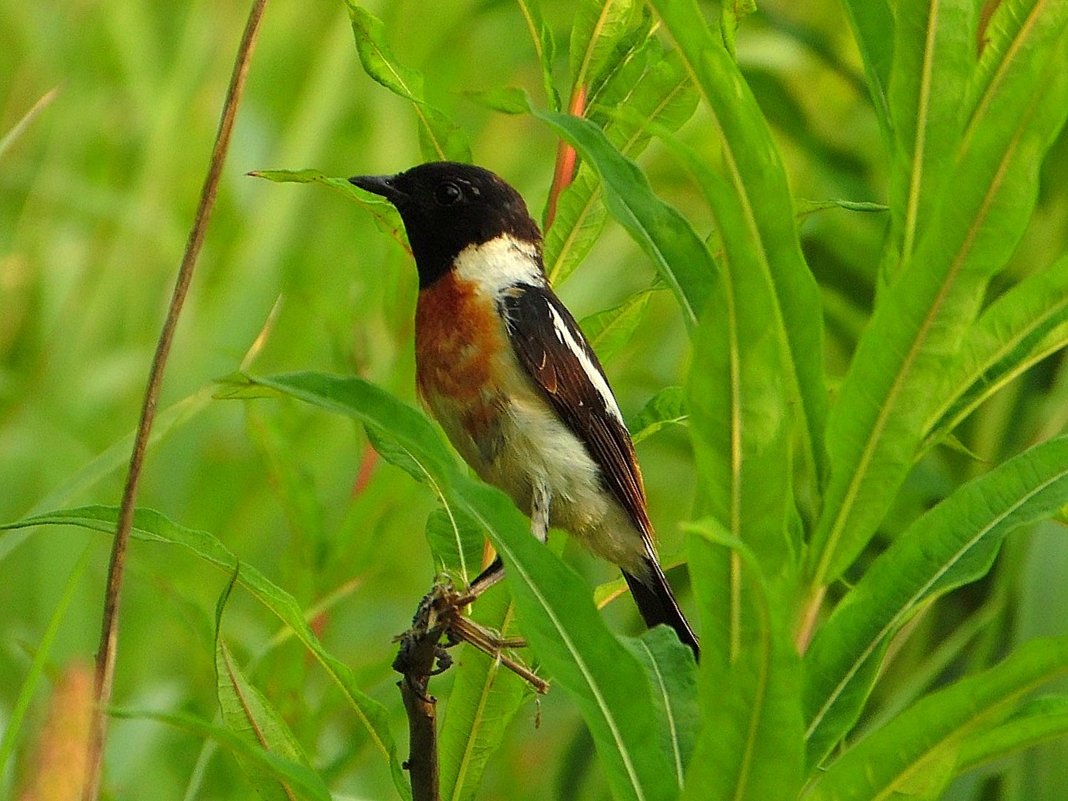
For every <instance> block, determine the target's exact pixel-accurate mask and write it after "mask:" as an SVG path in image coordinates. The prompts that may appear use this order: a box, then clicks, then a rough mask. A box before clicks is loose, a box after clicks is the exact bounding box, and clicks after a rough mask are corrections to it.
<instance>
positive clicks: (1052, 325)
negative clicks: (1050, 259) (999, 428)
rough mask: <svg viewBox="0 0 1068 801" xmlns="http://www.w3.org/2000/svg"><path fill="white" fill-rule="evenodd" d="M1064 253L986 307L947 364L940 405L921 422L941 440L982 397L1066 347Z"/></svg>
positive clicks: (1067, 263) (1067, 273)
mask: <svg viewBox="0 0 1068 801" xmlns="http://www.w3.org/2000/svg"><path fill="white" fill-rule="evenodd" d="M1066 321H1068V256H1066V257H1063V258H1061V259H1059V260H1058V261H1057V262H1056V263H1055V264H1053V265H1052V266H1050V267H1049V268H1047V269H1045V270H1043V271H1041V272H1039V273H1037V274H1035V275H1031V276H1028V277H1027V278H1026V279H1024V280H1023V281H1021V282H1020V283H1019V284H1017V285H1016V286H1014V287H1013V288H1012V289H1010V290H1009V291H1007V292H1006V293H1005V294H1003V295H1002V296H1001V297H999V298H998V299H997V300H996V301H994V302H993V303H992V304H991V305H990V307H989V308H988V309H986V310H985V311H984V312H983V313H982V315H980V317H979V319H978V320H977V321H976V323H975V325H974V326H972V329H971V331H969V332H968V335H967V340H966V341H965V343H964V347H963V348H962V349H961V353H960V357H959V358H958V359H956V360H954V361H953V362H952V363H951V364H949V365H947V369H946V371H945V374H944V376H943V379H942V385H943V387H944V389H942V390H940V391H939V392H938V397H939V398H941V399H942V403H941V404H940V405H939V406H938V407H937V408H935V409H933V410H932V411H931V415H930V417H929V418H928V422H927V424H926V425H925V426H924V428H925V429H926V430H929V431H930V432H931V433H930V434H929V435H928V438H927V443H926V444H927V446H928V447H929V446H930V445H933V444H934V443H936V442H938V441H940V440H942V438H944V437H945V436H947V435H948V434H949V432H951V431H952V430H953V429H954V428H956V426H957V425H958V424H959V423H960V422H961V421H962V420H963V419H964V418H965V417H967V416H968V415H969V414H970V413H971V412H972V411H974V410H975V409H976V407H978V406H979V405H980V404H982V403H983V402H984V401H985V400H986V399H988V398H989V397H990V396H992V395H993V394H994V393H996V392H997V391H998V390H999V389H1001V388H1002V387H1004V386H1005V384H1007V383H1008V382H1009V381H1011V380H1012V379H1013V378H1015V377H1016V376H1018V375H1019V374H1020V373H1022V372H1023V371H1024V370H1026V369H1027V368H1028V367H1030V366H1031V365H1033V364H1035V363H1036V362H1037V361H1039V360H1040V359H1043V358H1045V357H1046V356H1048V355H1049V354H1050V353H1052V352H1054V351H1056V350H1059V349H1061V348H1063V347H1065V345H1068V326H1065V325H1064V323H1065V322H1066Z"/></svg>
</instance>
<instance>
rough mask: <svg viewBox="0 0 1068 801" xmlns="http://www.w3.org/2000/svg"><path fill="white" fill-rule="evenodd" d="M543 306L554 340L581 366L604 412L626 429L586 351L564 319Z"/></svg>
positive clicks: (620, 414) (602, 378)
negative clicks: (554, 333) (546, 312)
mask: <svg viewBox="0 0 1068 801" xmlns="http://www.w3.org/2000/svg"><path fill="white" fill-rule="evenodd" d="M545 306H546V308H547V309H548V310H549V315H550V316H551V317H552V319H553V330H554V331H555V332H556V338H557V339H559V340H560V344H562V345H563V346H564V347H565V348H567V349H568V350H569V351H570V352H571V354H572V355H573V356H574V357H575V359H576V360H577V361H578V363H579V364H580V365H581V366H582V372H583V373H585V374H586V379H587V380H588V381H589V382H590V383H591V384H592V385H593V387H594V388H595V389H596V390H597V394H598V395H600V396H601V400H602V401H603V402H604V409H605V411H606V412H608V414H609V415H611V416H612V417H613V418H615V420H616V422H618V423H619V424H620V425H621V426H623V428H624V429H626V424H624V422H623V414H622V413H621V412H620V411H619V405H618V404H617V403H616V398H615V395H613V394H612V390H611V388H609V386H608V382H607V381H605V379H604V376H603V375H601V371H600V370H598V369H597V368H596V367H595V366H594V364H593V362H592V361H590V357H589V356H587V355H586V350H585V349H584V348H583V347H582V346H581V345H580V344H579V343H578V342H577V341H576V340H575V335H574V334H573V333H572V332H571V328H570V327H569V326H568V324H567V323H566V322H565V321H564V318H562V317H561V316H560V313H559V312H558V311H557V310H556V309H554V308H553V305H552V304H551V303H546V304H545Z"/></svg>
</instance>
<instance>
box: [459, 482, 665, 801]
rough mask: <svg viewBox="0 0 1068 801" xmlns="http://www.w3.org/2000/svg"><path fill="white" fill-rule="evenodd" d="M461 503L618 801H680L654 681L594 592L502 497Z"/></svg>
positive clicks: (479, 491) (486, 493)
mask: <svg viewBox="0 0 1068 801" xmlns="http://www.w3.org/2000/svg"><path fill="white" fill-rule="evenodd" d="M464 499H465V501H466V502H467V503H470V504H471V508H472V510H474V509H477V510H478V514H479V516H480V517H481V519H482V520H483V521H484V524H485V526H486V528H487V530H488V531H489V534H490V537H491V538H492V539H493V541H494V545H495V546H496V548H497V552H498V553H499V554H500V555H501V557H502V558H503V559H504V562H505V565H506V567H507V570H508V574H507V575H508V578H509V584H510V586H511V588H512V593H513V597H514V598H515V603H516V609H517V611H518V614H519V620H520V623H521V624H522V632H523V635H524V636H525V637H526V638H527V640H528V641H529V643H530V645H531V648H532V650H533V651H534V653H535V654H536V655H537V656H538V658H539V659H540V660H541V662H542V664H543V666H544V667H545V668H546V670H547V671H548V672H549V674H550V675H551V676H552V677H553V681H554V683H555V684H559V685H560V686H562V687H563V688H564V689H565V690H566V691H567V693H568V695H569V696H571V699H572V701H573V702H574V703H575V704H576V705H577V706H578V708H579V710H580V711H581V713H582V716H583V718H584V719H585V721H586V725H587V726H588V727H589V729H590V733H591V734H592V735H593V740H594V744H595V745H596V747H597V753H598V756H599V757H600V759H601V762H602V765H603V766H604V769H605V773H606V777H607V779H608V784H609V786H610V787H611V788H612V791H613V795H614V796H615V797H616V798H619V799H647V800H648V801H652V799H671V798H675V797H676V793H675V788H674V785H673V783H668V782H665V781H664V776H667V775H671V770H672V767H671V761H670V757H669V755H668V753H667V752H666V751H665V749H664V738H663V737H662V734H661V731H660V727H659V716H658V714H657V711H656V707H655V706H654V704H653V699H652V693H651V688H650V684H649V680H648V678H647V676H646V674H645V671H644V670H643V669H642V667H641V666H640V665H639V663H638V660H637V659H636V658H635V657H634V656H633V655H632V654H631V653H630V651H628V650H627V649H626V648H625V647H624V646H623V645H622V644H621V643H620V642H619V640H618V639H616V637H615V636H613V635H612V634H611V632H609V631H608V629H607V628H606V627H605V624H604V621H603V619H602V618H601V616H600V615H599V614H598V612H597V609H596V607H595V606H594V605H593V602H592V600H591V598H590V590H589V587H588V586H586V585H585V583H584V582H583V581H582V579H581V578H580V577H579V576H578V575H577V574H576V573H575V572H574V571H573V570H571V568H569V567H568V566H567V565H565V564H564V563H563V562H562V561H560V559H559V558H558V557H557V556H556V555H555V554H553V553H552V551H551V550H550V549H549V548H546V547H545V546H544V545H542V544H541V543H539V542H538V541H537V540H536V539H534V538H533V537H531V536H530V534H529V530H528V528H527V526H526V525H525V521H524V520H523V519H522V518H520V517H519V516H518V513H517V512H516V511H515V508H514V507H513V506H512V504H511V502H510V501H509V500H508V499H507V498H505V497H504V496H503V495H502V494H501V493H499V492H497V491H495V490H491V489H490V488H489V487H486V486H485V485H472V486H470V487H468V488H467V490H466V492H465V493H464ZM509 518H513V522H511V523H510V524H508V523H507V521H508V520H509ZM550 589H551V591H550Z"/></svg>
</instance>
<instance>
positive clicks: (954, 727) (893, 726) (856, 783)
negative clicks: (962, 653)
mask: <svg viewBox="0 0 1068 801" xmlns="http://www.w3.org/2000/svg"><path fill="white" fill-rule="evenodd" d="M1066 672H1068V638H1065V637H1058V638H1048V639H1039V640H1033V641H1031V642H1029V643H1026V644H1025V645H1023V646H1022V647H1021V648H1019V649H1018V650H1016V651H1015V652H1014V653H1013V654H1011V655H1010V656H1008V657H1007V658H1006V659H1005V660H1004V661H1002V662H1001V663H1000V664H998V665H996V666H995V667H993V668H990V669H989V670H986V671H984V672H983V673H980V674H978V675H975V676H971V677H968V678H965V679H961V680H960V681H958V682H957V683H956V684H953V685H952V686H950V687H947V688H946V689H944V690H940V691H938V692H936V693H932V694H931V695H929V696H927V697H925V698H923V699H921V700H920V701H918V702H917V703H915V704H913V705H912V706H911V707H910V708H909V709H907V710H906V711H905V712H903V713H902V714H901V715H899V716H898V717H896V718H895V719H894V720H892V721H891V722H890V723H888V724H887V725H886V726H884V727H882V728H881V729H879V730H878V731H876V732H874V733H872V734H871V735H869V736H868V737H865V738H864V739H862V740H861V741H860V742H859V743H857V744H856V745H855V746H853V747H852V748H850V749H849V750H848V751H846V752H845V754H843V755H842V756H841V757H840V758H838V759H837V760H836V761H835V762H833V763H832V764H831V765H830V767H828V768H827V770H826V771H825V772H822V773H817V774H816V775H815V779H814V781H813V783H812V785H811V786H810V788H809V792H808V793H807V794H806V796H805V797H806V799H808V800H809V801H869V799H871V801H874V800H875V799H889V798H894V797H898V796H897V795H896V794H897V793H904V792H905V790H906V789H907V788H909V787H910V786H912V785H913V784H914V783H915V782H917V781H918V780H921V779H922V777H923V776H924V774H925V773H927V772H928V771H930V770H932V769H935V770H938V766H940V765H944V764H945V763H946V762H947V761H950V760H951V761H953V762H954V763H957V760H958V754H959V752H960V749H961V746H962V743H964V742H966V741H967V740H968V739H970V738H973V737H976V736H980V735H981V734H982V733H983V732H984V731H989V730H991V728H992V727H993V726H995V725H996V724H998V723H999V722H1000V721H1002V720H1004V719H1005V718H1006V716H1008V715H1009V714H1011V713H1012V712H1013V710H1014V709H1015V708H1016V707H1017V705H1018V704H1019V703H1020V700H1021V699H1022V698H1024V697H1025V696H1026V695H1027V694H1028V693H1030V692H1031V691H1033V690H1034V689H1035V688H1037V687H1040V686H1042V685H1043V684H1045V683H1047V682H1049V681H1050V680H1052V679H1054V678H1056V677H1058V676H1061V675H1063V674H1064V673H1066Z"/></svg>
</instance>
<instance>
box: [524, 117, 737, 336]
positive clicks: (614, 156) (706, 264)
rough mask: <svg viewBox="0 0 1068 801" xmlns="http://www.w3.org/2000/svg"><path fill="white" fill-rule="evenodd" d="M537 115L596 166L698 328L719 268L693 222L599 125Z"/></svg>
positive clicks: (609, 196) (610, 201)
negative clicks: (652, 184) (658, 191)
mask: <svg viewBox="0 0 1068 801" xmlns="http://www.w3.org/2000/svg"><path fill="white" fill-rule="evenodd" d="M531 113H532V114H534V116H535V117H537V118H538V119H540V120H542V121H544V122H546V123H547V124H548V125H549V126H551V127H552V128H553V129H555V130H556V131H557V133H559V134H560V135H561V136H563V137H564V138H565V139H567V140H568V141H569V142H570V143H571V144H572V145H574V146H575V149H576V150H578V152H579V154H580V155H581V156H582V157H583V158H584V159H586V160H587V161H589V162H590V163H591V164H592V165H593V166H594V168H595V169H596V170H597V172H598V174H599V175H600V178H601V183H602V186H603V188H604V192H605V203H606V205H607V206H608V210H609V211H610V212H611V213H612V216H613V217H615V218H616V220H617V221H618V222H619V223H620V224H621V225H622V226H623V227H624V228H626V229H627V232H628V233H629V234H630V235H631V237H632V238H633V239H634V241H635V242H637V243H638V245H639V246H641V248H642V250H644V251H645V253H646V254H647V255H648V256H649V257H650V258H651V259H652V260H653V263H654V264H655V265H656V267H657V270H658V271H659V273H660V276H661V278H663V279H664V281H665V282H666V283H667V285H668V286H669V287H670V288H671V290H672V291H673V292H674V293H675V297H676V299H677V300H678V302H679V305H680V306H681V307H682V311H683V319H684V320H685V321H686V323H687V324H688V325H689V326H691V327H692V326H693V325H694V324H695V323H696V322H697V315H698V313H699V311H700V310H701V308H702V307H703V306H704V302H705V300H706V299H707V296H708V291H709V288H710V286H711V284H712V282H713V280H714V278H715V275H716V267H715V263H714V262H713V261H712V256H711V254H709V252H708V249H707V248H706V247H705V245H704V243H703V242H702V241H701V239H700V237H698V236H697V234H696V233H695V232H694V230H693V227H692V226H691V225H690V223H689V222H687V220H686V218H685V217H683V216H682V215H681V214H679V212H678V210H677V209H675V208H674V207H673V206H670V205H669V204H667V203H665V202H664V201H662V200H660V198H658V197H657V196H656V195H655V194H653V190H652V188H651V187H650V186H649V181H648V180H647V179H646V177H645V175H643V174H642V172H641V170H639V169H638V167H637V166H636V165H635V164H634V162H632V161H629V160H628V159H627V158H626V157H624V156H623V155H622V154H620V153H619V151H618V150H616V149H615V148H614V147H613V146H612V144H611V143H610V142H609V141H608V140H607V139H606V138H605V135H604V133H603V132H602V131H601V129H599V128H598V127H597V126H596V125H594V124H593V123H591V122H589V121H588V120H583V119H579V118H577V117H571V116H568V115H566V114H557V113H555V112H551V111H539V110H537V109H533V108H532V109H531Z"/></svg>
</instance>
